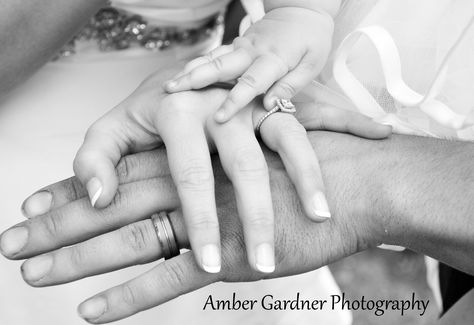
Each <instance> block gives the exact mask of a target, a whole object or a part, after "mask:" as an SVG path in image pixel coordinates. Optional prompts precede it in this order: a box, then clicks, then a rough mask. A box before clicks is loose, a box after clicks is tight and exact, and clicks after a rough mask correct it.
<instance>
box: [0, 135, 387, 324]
mask: <svg viewBox="0 0 474 325" xmlns="http://www.w3.org/2000/svg"><path fill="white" fill-rule="evenodd" d="M338 137H341V136H340V135H337V134H332V133H320V134H318V138H320V139H321V140H323V141H321V142H320V144H321V147H323V146H324V147H327V148H329V146H331V142H332V141H337V138H338ZM341 139H343V140H344V139H345V140H349V141H347V142H346V143H345V144H343V147H344V146H347V148H346V150H345V151H347V152H351V153H353V154H356V155H359V154H362V152H360V153H359V154H358V153H357V152H356V151H354V150H351V149H350V147H351V140H354V139H356V138H353V137H351V136H342V138H341ZM357 141H359V140H356V142H357ZM333 147H334V146H333ZM367 149H368V148H367ZM326 152H327V154H325V155H324V159H323V161H322V162H323V164H324V165H323V166H324V167H325V168H324V169H323V171H325V172H326V174H327V175H328V177H329V178H330V179H331V180H332V181H330V182H329V184H330V187H329V188H328V193H331V195H332V197H331V201H332V203H333V205H334V212H335V216H334V218H333V220H329V221H328V222H326V223H324V224H315V223H313V222H311V221H310V220H309V219H308V218H306V217H305V216H304V212H303V210H302V209H301V207H300V204H299V201H298V198H297V196H296V194H295V191H294V189H293V186H292V184H291V182H290V180H289V178H288V176H287V174H286V172H285V171H284V167H283V164H282V163H281V161H280V160H279V158H278V157H277V156H276V155H275V154H273V153H271V152H269V151H268V150H266V151H265V154H266V159H267V162H268V166H269V170H270V175H271V187H272V192H273V199H274V201H273V203H274V210H275V218H276V220H275V222H276V229H275V241H276V271H275V272H274V274H271V275H268V274H267V275H265V274H262V273H260V272H256V271H254V270H252V268H251V267H249V265H248V263H246V260H247V257H246V254H245V249H244V247H245V245H244V237H243V231H242V226H241V224H240V221H239V218H238V217H237V209H236V204H235V200H234V193H233V187H232V184H231V183H230V182H229V180H228V179H227V177H226V176H225V173H224V172H223V170H222V167H221V166H220V164H219V162H218V161H217V160H216V159H214V166H213V167H214V171H215V183H216V193H217V198H216V199H217V207H218V216H219V223H220V225H221V238H222V250H223V254H222V258H223V264H222V271H221V272H220V273H219V274H209V273H206V272H203V271H202V270H201V269H200V268H199V267H198V265H197V264H196V262H195V260H194V258H193V252H188V253H185V254H182V255H181V256H179V257H176V258H173V259H170V260H167V261H165V262H163V263H161V264H159V265H158V266H157V267H155V268H154V269H152V270H150V271H149V272H147V273H145V274H143V275H142V276H140V277H138V278H136V279H133V280H131V281H129V282H127V283H125V284H123V285H121V286H118V287H115V288H112V289H110V290H108V291H105V292H103V293H100V294H99V295H97V296H96V297H94V298H91V299H90V300H88V301H87V302H85V303H83V304H82V305H81V307H80V309H79V311H80V313H81V314H82V315H83V317H84V318H86V319H88V320H89V321H90V322H93V323H103V322H110V321H113V320H117V319H121V318H124V317H127V316H130V315H132V314H134V313H136V312H139V311H141V310H144V309H147V308H150V307H153V306H156V305H158V304H161V303H164V302H166V301H168V300H170V299H173V298H175V297H177V296H179V295H181V294H184V293H186V292H189V291H192V290H196V289H198V288H200V287H202V286H205V285H208V284H210V283H213V282H216V281H253V280H258V279H262V278H263V277H281V276H285V275H289V274H297V273H301V272H306V271H309V270H313V269H316V268H319V267H320V266H322V265H325V264H327V263H329V262H331V261H334V260H337V259H340V258H342V257H343V256H346V255H348V254H351V253H354V252H356V251H358V250H361V249H364V248H366V247H368V246H372V245H375V244H377V243H378V242H379V241H380V238H378V235H379V234H380V233H381V229H383V227H382V226H381V225H379V223H378V222H377V221H376V220H372V219H371V215H370V214H367V213H365V212H364V213H361V212H362V211H361V210H359V209H354V207H357V206H358V205H361V207H364V206H368V204H364V202H366V201H365V197H367V196H368V194H367V193H366V192H365V191H364V190H359V191H357V192H356V193H355V194H353V193H352V190H351V188H352V187H353V186H355V184H358V183H363V180H362V179H361V178H360V177H359V176H357V175H351V172H352V171H353V168H355V169H358V166H357V164H353V163H350V165H349V166H348V165H346V166H344V164H345V163H347V162H343V161H342V160H341V156H343V155H344V154H342V155H341V152H344V151H340V152H339V151H334V150H327V151H326ZM362 158H363V156H362V155H361V159H362ZM166 161H167V159H166V155H165V152H164V151H162V150H159V151H154V152H148V153H141V154H136V155H132V156H127V157H126V158H124V159H123V160H122V161H121V163H120V164H119V166H118V175H120V183H121V184H120V186H119V192H118V195H117V197H116V198H115V200H114V201H113V203H112V205H111V206H109V207H107V208H105V209H103V210H95V209H93V208H92V207H91V206H90V205H89V204H88V201H87V191H86V190H85V189H84V188H83V187H82V186H81V185H80V182H79V181H78V180H77V179H76V178H71V179H68V180H65V181H62V182H60V183H57V184H54V185H51V186H49V187H47V188H45V189H43V191H48V192H50V193H51V194H52V196H53V200H52V202H53V203H52V204H53V206H51V207H50V212H49V213H47V214H45V215H41V216H36V217H33V218H31V219H29V220H28V221H25V222H23V223H21V224H18V225H16V226H15V227H14V228H12V229H10V230H9V231H7V232H5V233H4V234H3V235H2V237H1V239H0V243H1V246H0V247H1V248H2V250H4V248H5V247H6V246H8V245H9V244H11V242H12V241H14V240H15V238H14V236H15V232H16V233H18V232H26V233H27V236H26V238H27V240H26V238H25V240H26V242H25V243H24V245H23V247H22V248H21V249H19V251H18V252H16V253H15V252H12V251H10V252H9V253H8V254H6V255H7V257H9V258H13V259H25V258H30V259H29V260H28V261H26V262H25V263H24V264H23V267H22V270H23V276H24V278H25V280H26V281H27V282H28V283H29V284H31V285H33V286H48V285H54V284H59V283H65V282H70V281H74V280H77V279H80V278H83V277H86V276H91V275H95V274H99V273H105V272H110V271H112V270H116V269H120V268H124V267H127V266H131V265H136V264H143V263H148V262H152V261H155V260H157V259H159V258H161V257H162V253H161V247H160V245H159V242H158V239H157V237H156V234H155V230H154V229H153V225H152V223H151V221H150V219H148V218H149V216H150V215H151V214H152V213H154V212H156V211H161V210H175V211H174V212H172V213H171V219H172V223H173V227H174V229H175V231H176V235H177V238H178V241H179V244H180V247H181V248H189V247H190V246H189V241H188V237H187V235H186V231H185V227H184V222H183V219H182V216H181V212H180V211H179V210H176V209H177V208H178V207H179V200H178V196H177V193H176V188H175V187H174V185H173V181H172V179H171V177H170V172H169V170H168V167H167V163H166ZM336 169H337V170H338V171H336ZM345 170H347V173H346V172H345ZM336 175H339V176H336ZM37 198H38V194H35V195H33V196H32V197H30V198H29V199H27V201H26V203H25V207H26V208H27V207H28V206H29V205H30V204H36V203H35V202H34V201H35V200H36V199H37ZM336 203H337V204H336ZM353 211H354V212H353ZM12 233H13V235H12ZM71 245H72V246H71ZM10 247H11V245H10ZM62 247H64V248H63V249H60V248H62ZM4 253H6V252H5V251H4Z"/></svg>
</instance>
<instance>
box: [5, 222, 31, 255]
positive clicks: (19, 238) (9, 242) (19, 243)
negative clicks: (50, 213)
mask: <svg viewBox="0 0 474 325" xmlns="http://www.w3.org/2000/svg"><path fill="white" fill-rule="evenodd" d="M27 241H28V229H26V228H25V227H16V228H12V229H10V230H7V231H6V232H4V233H3V235H2V236H1V237H0V251H1V252H2V254H3V255H5V256H13V255H15V254H16V253H18V252H20V251H21V250H22V249H23V247H25V245H26V242H27Z"/></svg>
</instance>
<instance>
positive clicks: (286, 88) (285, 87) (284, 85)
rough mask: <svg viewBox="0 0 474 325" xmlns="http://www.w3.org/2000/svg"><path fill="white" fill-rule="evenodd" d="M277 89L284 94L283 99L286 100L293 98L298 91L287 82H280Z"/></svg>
mask: <svg viewBox="0 0 474 325" xmlns="http://www.w3.org/2000/svg"><path fill="white" fill-rule="evenodd" d="M277 87H278V88H280V91H281V92H282V93H284V95H285V96H282V97H286V98H292V97H293V96H295V95H296V93H297V91H298V90H297V89H296V88H295V87H294V86H293V85H292V84H290V83H289V82H286V81H280V82H279V83H278V86H277Z"/></svg>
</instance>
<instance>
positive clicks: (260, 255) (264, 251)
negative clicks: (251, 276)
mask: <svg viewBox="0 0 474 325" xmlns="http://www.w3.org/2000/svg"><path fill="white" fill-rule="evenodd" d="M255 260H256V262H255V266H256V268H257V270H259V271H260V272H263V273H272V272H273V271H275V253H274V251H273V247H272V246H271V245H270V244H267V243H263V244H260V245H258V246H257V252H256V256H255Z"/></svg>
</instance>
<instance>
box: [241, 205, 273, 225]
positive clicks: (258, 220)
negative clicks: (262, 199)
mask: <svg viewBox="0 0 474 325" xmlns="http://www.w3.org/2000/svg"><path fill="white" fill-rule="evenodd" d="M246 223H247V225H248V226H249V227H251V228H254V229H260V228H270V227H273V223H274V222H273V217H272V214H271V212H270V211H268V210H266V209H262V208H259V209H255V210H254V211H253V212H251V213H250V218H248V220H247V221H246Z"/></svg>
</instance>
